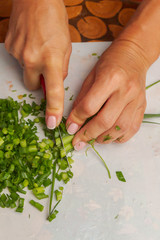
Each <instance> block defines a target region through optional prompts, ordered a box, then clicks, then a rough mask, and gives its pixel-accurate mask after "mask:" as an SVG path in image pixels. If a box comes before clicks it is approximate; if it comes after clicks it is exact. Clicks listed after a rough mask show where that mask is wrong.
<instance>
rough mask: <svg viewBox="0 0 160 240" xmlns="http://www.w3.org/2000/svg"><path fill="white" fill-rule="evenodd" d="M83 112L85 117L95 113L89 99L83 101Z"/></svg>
mask: <svg viewBox="0 0 160 240" xmlns="http://www.w3.org/2000/svg"><path fill="white" fill-rule="evenodd" d="M82 106H83V112H84V114H85V115H86V117H91V116H93V115H94V114H95V111H94V109H93V106H92V103H91V101H86V100H85V101H83V105H82Z"/></svg>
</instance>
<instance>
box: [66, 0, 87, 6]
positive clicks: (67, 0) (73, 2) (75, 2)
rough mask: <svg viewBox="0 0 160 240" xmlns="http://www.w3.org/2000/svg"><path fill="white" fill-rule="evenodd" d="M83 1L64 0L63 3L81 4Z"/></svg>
mask: <svg viewBox="0 0 160 240" xmlns="http://www.w3.org/2000/svg"><path fill="white" fill-rule="evenodd" d="M82 2H83V0H64V4H65V5H66V6H75V5H78V4H81V3H82Z"/></svg>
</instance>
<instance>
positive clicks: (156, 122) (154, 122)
mask: <svg viewBox="0 0 160 240" xmlns="http://www.w3.org/2000/svg"><path fill="white" fill-rule="evenodd" d="M142 123H151V124H157V125H160V123H157V122H150V121H142Z"/></svg>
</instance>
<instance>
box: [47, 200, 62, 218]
mask: <svg viewBox="0 0 160 240" xmlns="http://www.w3.org/2000/svg"><path fill="white" fill-rule="evenodd" d="M60 201H61V200H59V201H58V202H57V203H56V204H55V206H54V207H53V209H52V211H51V213H50V215H52V213H53V212H54V210H55V209H56V207H57V206H58V204H59V203H60ZM50 215H49V216H50Z"/></svg>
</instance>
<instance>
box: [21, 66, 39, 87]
mask: <svg viewBox="0 0 160 240" xmlns="http://www.w3.org/2000/svg"><path fill="white" fill-rule="evenodd" d="M39 77H40V73H39V72H38V71H37V70H35V69H32V68H24V71H23V79H24V84H25V86H26V87H27V88H28V89H29V90H30V91H34V90H36V89H38V88H39V87H40V81H39Z"/></svg>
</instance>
